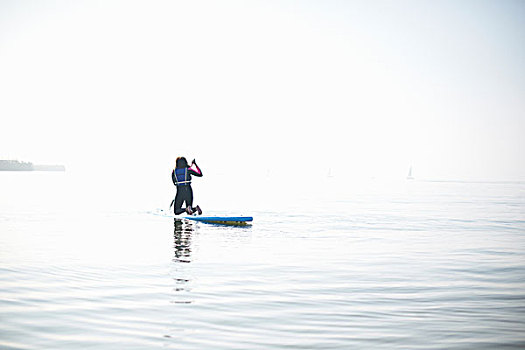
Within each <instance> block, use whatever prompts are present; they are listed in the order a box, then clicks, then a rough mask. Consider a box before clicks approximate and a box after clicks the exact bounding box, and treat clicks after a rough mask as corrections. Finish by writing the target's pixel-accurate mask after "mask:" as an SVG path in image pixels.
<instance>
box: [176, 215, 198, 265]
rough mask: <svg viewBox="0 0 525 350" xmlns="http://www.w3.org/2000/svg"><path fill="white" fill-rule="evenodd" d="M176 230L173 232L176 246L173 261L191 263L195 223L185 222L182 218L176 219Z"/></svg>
mask: <svg viewBox="0 0 525 350" xmlns="http://www.w3.org/2000/svg"><path fill="white" fill-rule="evenodd" d="M174 225H175V231H174V234H173V237H174V241H175V243H174V245H173V247H174V248H175V258H174V259H173V261H176V262H183V263H189V262H191V235H192V233H193V223H191V222H185V221H184V220H181V219H174Z"/></svg>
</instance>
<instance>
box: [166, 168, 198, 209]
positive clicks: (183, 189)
mask: <svg viewBox="0 0 525 350" xmlns="http://www.w3.org/2000/svg"><path fill="white" fill-rule="evenodd" d="M195 167H196V168H197V169H196V170H193V169H192V168H190V167H188V168H182V169H181V168H178V169H173V171H172V172H171V180H172V181H173V184H174V185H175V186H177V194H176V195H175V203H174V204H175V206H174V210H175V215H179V214H182V213H184V212H185V211H186V210H185V209H182V204H184V202H186V207H190V208H191V207H192V205H193V190H192V189H191V175H193V176H197V177H201V176H202V171H201V169H200V168H199V166H198V165H197V164H195ZM175 171H177V173H175Z"/></svg>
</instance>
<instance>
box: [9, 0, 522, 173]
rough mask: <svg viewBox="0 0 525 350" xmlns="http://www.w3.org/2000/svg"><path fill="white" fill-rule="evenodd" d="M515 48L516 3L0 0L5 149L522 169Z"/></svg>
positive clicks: (264, 165) (292, 165)
mask: <svg viewBox="0 0 525 350" xmlns="http://www.w3.org/2000/svg"><path fill="white" fill-rule="evenodd" d="M524 62H525V2H524V1H502V0H497V1H496V0H495V1H479V0H476V1H458V0H453V1H333V0H328V1H321V0H319V1H288V0H279V1H277V0H276V1H268V0H264V1H241V0H239V1H232V0H225V1H205V0H203V1H173V0H170V1H128V0H122V1H106V0H104V1H27V0H16V1H15V0H12V1H10V0H7V1H6V0H1V1H0V118H1V123H0V158H5V157H10V158H18V159H22V160H30V161H36V162H52V163H55V162H59V163H65V164H66V165H67V166H68V167H69V169H73V170H75V169H77V170H84V169H93V167H95V166H96V165H99V164H100V165H102V166H105V167H107V166H109V165H110V164H113V165H114V169H115V171H119V170H122V169H130V168H135V169H140V171H143V172H144V171H146V172H148V171H150V172H157V171H166V168H169V167H171V166H173V163H174V160H175V158H176V157H177V156H178V155H186V156H187V157H188V158H190V159H192V158H197V160H198V161H199V163H200V165H201V166H202V167H203V168H205V169H208V170H211V171H212V172H213V171H215V172H217V173H224V172H227V171H228V169H230V168H231V167H232V166H235V168H237V169H238V168H240V167H242V168H243V169H246V170H249V171H253V172H260V173H262V172H267V173H268V169H269V171H270V173H272V172H274V173H280V174H283V175H282V176H287V177H299V176H302V177H305V176H314V175H313V172H314V171H315V169H321V172H322V173H325V172H328V169H329V168H331V169H332V173H333V174H334V175H335V176H341V177H343V176H352V175H359V176H378V177H382V176H392V177H400V178H402V177H404V176H406V173H407V171H408V168H409V166H413V168H414V175H415V176H416V177H419V178H421V177H423V178H432V179H487V180H516V179H521V180H525V156H524V155H523V154H522V153H523V150H525V115H524V112H525V98H524V92H525V64H524ZM288 171H289V172H290V173H288V174H287V172H288ZM279 176H281V175H279Z"/></svg>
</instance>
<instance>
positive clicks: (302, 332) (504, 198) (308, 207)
mask: <svg viewBox="0 0 525 350" xmlns="http://www.w3.org/2000/svg"><path fill="white" fill-rule="evenodd" d="M77 180H78V178H75V177H74V176H72V175H70V174H68V172H66V173H44V172H31V173H7V172H4V173H0V325H1V326H0V349H4V350H5V349H20V350H22V349H27V350H29V349H31V350H32V349H126V350H132V349H504V348H521V349H523V348H525V183H520V182H508V183H505V182H492V183H491V182H459V181H442V182H439V181H423V180H420V179H416V180H412V181H407V180H404V179H403V180H400V181H392V182H385V181H379V180H367V181H363V182H362V183H351V184H349V183H348V182H346V181H343V180H340V179H337V178H334V179H329V178H327V179H326V180H324V181H323V182H322V183H316V184H315V185H314V186H311V187H303V188H300V187H293V186H291V187H290V188H289V189H288V188H287V187H286V186H285V185H276V184H275V183H267V184H265V183H264V182H261V183H260V184H259V186H257V188H249V186H247V185H245V186H241V188H239V189H238V191H237V193H235V194H234V195H231V196H228V198H225V195H224V193H225V192H224V191H225V190H224V189H222V188H215V189H212V188H211V186H208V187H206V185H205V180H206V179H205V178H202V179H199V180H198V181H201V180H202V181H201V183H200V184H198V183H197V181H195V182H196V183H195V186H194V192H195V197H196V202H197V204H200V205H201V207H202V208H203V210H204V211H205V214H208V215H213V214H217V215H228V214H233V215H249V216H253V217H254V221H253V225H251V226H247V227H229V226H217V225H209V224H204V223H196V222H188V221H186V220H178V219H177V220H175V219H173V218H171V217H169V216H167V215H162V212H161V210H167V209H168V206H169V202H170V200H171V198H172V197H171V196H172V195H173V189H172V188H171V187H166V188H169V190H168V191H165V193H162V194H159V192H162V191H161V189H162V188H164V187H163V186H164V184H163V185H158V186H149V185H148V186H146V185H141V186H139V185H138V184H135V187H136V188H137V190H135V189H130V187H126V188H123V187H118V188H113V187H112V186H110V184H105V185H101V184H100V183H99V182H96V181H95V182H90V181H87V180H82V181H77ZM166 186H171V184H170V183H169V178H168V177H166ZM138 188H140V190H138ZM137 193H138V194H137ZM199 200H202V201H201V202H200V203H199ZM212 208H213V209H212ZM159 213H160V214H161V215H159Z"/></svg>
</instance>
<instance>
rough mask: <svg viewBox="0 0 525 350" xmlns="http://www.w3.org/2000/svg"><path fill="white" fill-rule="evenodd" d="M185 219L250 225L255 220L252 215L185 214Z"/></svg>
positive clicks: (221, 223) (210, 222)
mask: <svg viewBox="0 0 525 350" xmlns="http://www.w3.org/2000/svg"><path fill="white" fill-rule="evenodd" d="M184 219H188V220H193V221H200V222H206V223H209V224H220V225H238V226H244V225H248V224H249V223H250V222H251V221H253V217H251V216H184Z"/></svg>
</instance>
